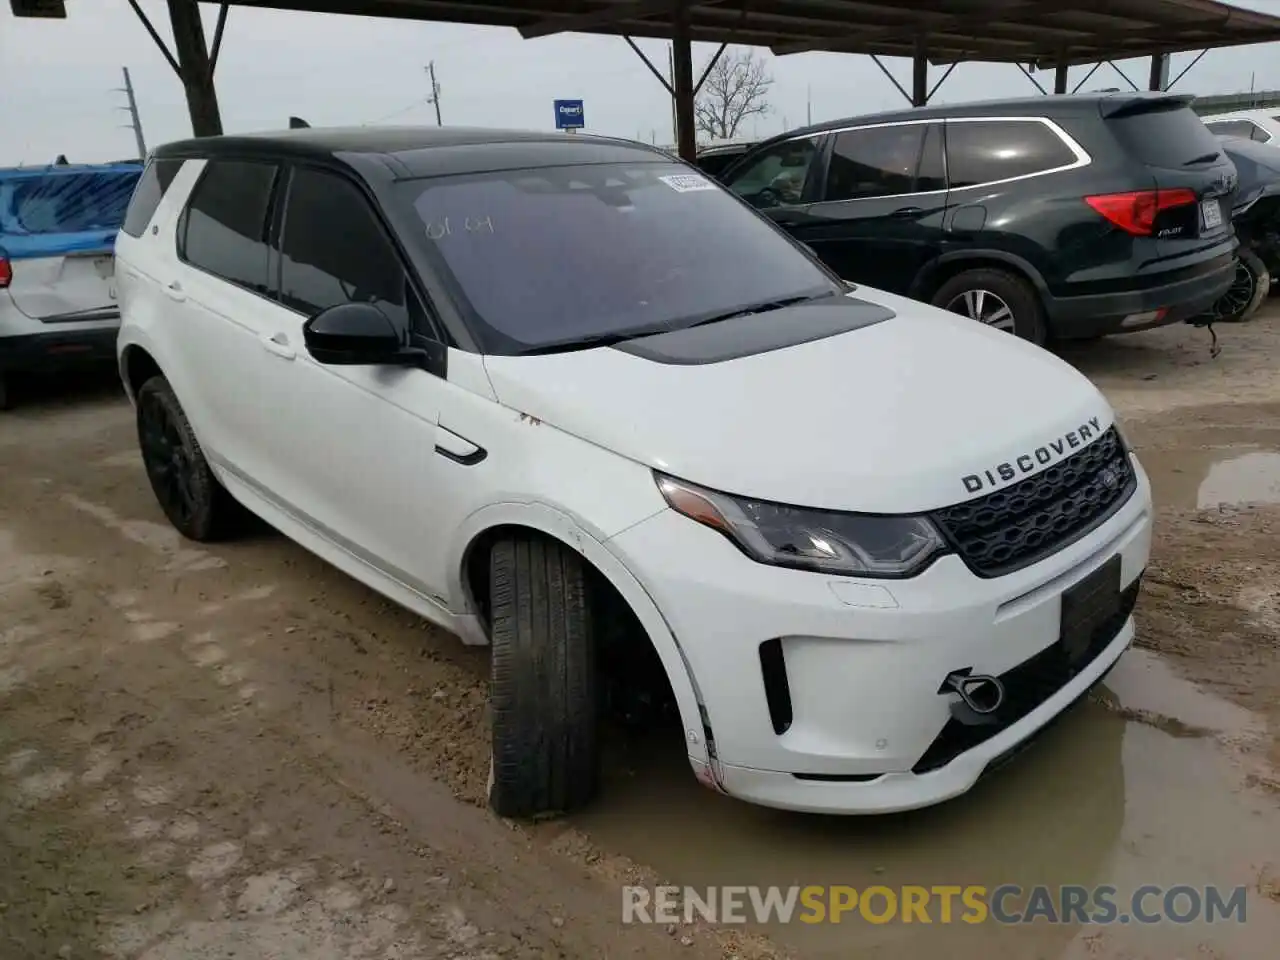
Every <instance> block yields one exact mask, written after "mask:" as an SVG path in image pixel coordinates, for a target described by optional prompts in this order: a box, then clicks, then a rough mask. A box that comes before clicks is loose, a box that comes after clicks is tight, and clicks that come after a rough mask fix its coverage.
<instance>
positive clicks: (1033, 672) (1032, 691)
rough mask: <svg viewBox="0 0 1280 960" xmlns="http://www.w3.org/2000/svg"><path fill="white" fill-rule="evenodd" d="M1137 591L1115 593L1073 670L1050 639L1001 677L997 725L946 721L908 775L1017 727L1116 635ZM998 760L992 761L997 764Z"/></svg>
mask: <svg viewBox="0 0 1280 960" xmlns="http://www.w3.org/2000/svg"><path fill="white" fill-rule="evenodd" d="M1139 589H1140V581H1138V580H1135V581H1134V582H1133V583H1131V584H1130V585H1129V586H1128V588H1127V589H1126V590H1125V591H1124V593H1122V594H1121V595H1120V607H1119V609H1118V610H1117V611H1116V613H1115V615H1114V616H1112V617H1110V618H1108V619H1107V620H1106V621H1104V622H1103V623H1101V624H1100V625H1099V626H1098V628H1097V629H1096V630H1095V631H1094V633H1093V636H1092V638H1091V639H1090V641H1089V646H1088V648H1087V649H1086V651H1085V653H1084V655H1083V656H1082V657H1081V658H1080V660H1079V662H1078V663H1077V664H1076V665H1075V666H1072V664H1071V662H1070V660H1069V659H1068V657H1067V652H1066V650H1065V649H1064V648H1063V646H1062V643H1061V642H1060V641H1055V642H1054V643H1053V644H1051V645H1050V646H1049V647H1047V648H1046V649H1044V650H1042V651H1040V652H1039V653H1037V654H1036V655H1035V656H1034V657H1031V658H1030V659H1028V660H1024V661H1022V663H1020V664H1018V665H1017V666H1016V667H1014V668H1012V669H1011V670H1009V671H1007V672H1006V673H1003V674H1001V675H1000V679H1001V681H1003V683H1004V689H1005V702H1004V704H1003V706H1001V707H1000V709H999V711H998V712H997V713H996V714H995V720H996V722H995V723H992V724H989V725H986V726H970V725H967V724H964V723H961V722H960V721H959V720H956V719H954V718H953V719H951V720H948V721H947V725H946V726H945V727H943V728H942V732H941V733H939V734H938V736H937V738H936V739H935V740H934V741H933V743H932V744H930V745H929V749H928V750H926V751H925V753H924V756H922V757H921V758H920V759H919V761H917V763H916V765H915V766H914V767H912V768H911V769H912V772H913V773H928V772H929V771H930V770H937V769H938V768H939V767H944V766H946V765H947V764H948V763H950V762H951V761H952V760H954V759H955V758H956V757H958V756H959V755H960V754H962V753H964V752H966V751H968V750H972V749H973V748H974V747H976V746H977V745H978V744H980V743H983V742H985V741H987V740H989V739H991V738H992V737H994V736H995V735H996V734H997V733H1000V732H1001V731H1003V730H1005V729H1007V728H1009V727H1010V726H1012V725H1013V724H1015V723H1017V722H1018V721H1019V720H1021V719H1022V718H1023V717H1025V716H1026V715H1027V714H1029V713H1030V712H1031V711H1032V710H1034V709H1036V707H1038V706H1040V704H1042V703H1044V702H1045V701H1046V700H1048V699H1049V698H1050V697H1052V696H1053V695H1054V694H1056V693H1057V692H1058V691H1059V690H1061V689H1062V688H1063V687H1065V686H1066V685H1067V684H1068V683H1069V682H1070V681H1071V679H1072V678H1073V677H1076V676H1077V675H1079V673H1080V671H1082V670H1083V669H1084V668H1085V667H1087V666H1088V665H1089V664H1091V663H1093V661H1094V660H1096V659H1098V655H1099V654H1101V653H1102V651H1103V650H1105V649H1106V648H1107V647H1108V646H1109V645H1110V643H1111V641H1112V640H1114V639H1115V638H1116V635H1117V634H1119V633H1120V630H1121V629H1122V628H1123V627H1124V625H1125V621H1127V620H1128V619H1129V615H1130V614H1132V613H1133V608H1134V607H1135V606H1136V605H1137V602H1138V591H1139ZM1000 759H1001V758H997V761H999V760H1000ZM997 761H993V763H996V762H997Z"/></svg>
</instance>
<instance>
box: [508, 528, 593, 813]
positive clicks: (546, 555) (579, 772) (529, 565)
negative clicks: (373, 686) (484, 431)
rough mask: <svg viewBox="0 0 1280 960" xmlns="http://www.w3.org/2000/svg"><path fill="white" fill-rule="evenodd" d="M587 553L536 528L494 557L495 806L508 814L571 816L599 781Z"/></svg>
mask: <svg viewBox="0 0 1280 960" xmlns="http://www.w3.org/2000/svg"><path fill="white" fill-rule="evenodd" d="M586 574H587V569H586V563H585V561H584V560H583V559H582V557H581V556H580V555H579V554H577V553H576V552H574V551H573V550H571V549H569V548H568V547H567V546H565V545H564V544H561V543H558V542H557V541H554V540H551V539H549V538H545V537H540V536H537V535H536V534H531V535H527V536H524V535H522V536H516V537H511V538H509V539H504V540H500V541H499V542H498V543H496V544H495V545H494V547H493V550H492V552H491V553H490V555H489V583H490V609H491V616H492V623H493V627H492V647H493V649H492V655H493V659H492V667H491V671H490V687H489V696H490V710H491V713H492V717H493V734H492V737H493V748H492V749H493V757H492V762H491V770H490V774H489V805H490V806H491V807H492V808H493V810H494V812H495V813H497V814H499V815H500V816H504V817H520V818H531V817H542V816H550V815H556V814H561V813H569V812H571V811H573V810H576V809H578V808H580V807H582V806H584V805H585V804H587V803H589V802H590V801H591V800H592V799H593V798H594V797H595V794H596V790H597V788H598V783H599V746H598V739H597V738H598V728H597V721H598V710H597V694H596V637H595V630H594V629H593V624H592V619H593V618H592V615H591V609H590V605H589V600H588V595H587V579H586Z"/></svg>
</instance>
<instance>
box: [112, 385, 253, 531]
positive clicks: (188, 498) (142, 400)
mask: <svg viewBox="0 0 1280 960" xmlns="http://www.w3.org/2000/svg"><path fill="white" fill-rule="evenodd" d="M137 426H138V444H139V446H140V447H141V448H142V462H143V464H144V466H145V467H146V470H147V479H148V480H150V481H151V489H152V491H153V492H154V493H155V496H156V500H157V501H158V502H159V503H160V508H161V509H162V510H163V511H164V515H165V516H166V517H168V518H169V522H170V523H171V524H173V526H174V527H175V528H176V529H177V530H178V532H179V533H181V534H182V535H183V536H184V537H187V538H189V539H191V540H197V541H202V542H205V541H211V540H220V539H222V538H224V537H225V536H227V535H228V534H229V533H230V532H231V531H232V530H233V529H234V526H235V521H236V519H237V513H238V505H237V504H236V502H235V501H234V500H233V499H232V498H231V496H230V494H228V493H227V491H226V490H225V489H223V487H222V484H220V483H219V482H218V479H217V477H215V476H214V475H213V471H212V470H211V469H210V467H209V463H208V461H207V460H206V459H205V456H204V453H203V451H201V449H200V444H199V442H198V441H197V440H196V435H195V432H194V431H193V430H192V429H191V424H190V422H188V420H187V415H186V414H185V413H184V412H183V410H182V405H181V404H179V403H178V398H177V397H176V396H175V395H174V392H173V388H172V387H170V386H169V382H168V381H167V380H165V379H164V377H152V378H151V379H150V380H148V381H147V382H146V383H144V384H143V385H142V387H141V388H140V389H139V390H138V395H137Z"/></svg>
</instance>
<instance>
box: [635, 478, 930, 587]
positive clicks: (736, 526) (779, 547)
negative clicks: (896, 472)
mask: <svg viewBox="0 0 1280 960" xmlns="http://www.w3.org/2000/svg"><path fill="white" fill-rule="evenodd" d="M654 478H655V479H656V480H657V481H658V489H659V490H661V491H662V495H663V496H664V497H665V498H666V500H667V503H669V504H670V505H671V508H672V509H673V510H675V511H676V512H677V513H682V514H684V515H685V516H686V517H688V518H689V519H690V520H696V521H697V522H698V523H701V524H704V525H706V526H708V527H711V528H712V529H713V530H719V531H720V532H721V533H723V534H724V535H725V536H726V537H728V538H729V539H730V540H731V541H733V543H734V544H736V545H737V547H738V548H739V549H740V550H742V552H743V553H745V554H746V555H747V556H749V557H750V558H751V559H753V560H756V561H758V562H759V563H770V564H774V565H775V566H779V567H792V568H794V569H797V570H811V571H815V572H818V573H834V574H842V575H845V576H857V577H892V578H902V577H909V576H912V575H913V574H916V573H919V572H920V571H921V570H923V569H924V568H925V567H927V566H928V565H929V564H930V563H931V562H933V559H934V558H935V557H937V556H938V555H939V554H941V553H944V552H946V550H947V545H946V543H945V541H944V540H943V539H942V536H941V535H940V534H939V533H938V531H937V529H936V528H935V527H934V525H933V524H932V523H930V522H929V521H928V520H927V519H926V518H924V517H879V516H868V515H863V514H854V513H835V512H830V511H826V510H810V509H807V508H803V507H787V506H783V505H782V504H777V503H767V502H765V501H761V500H748V499H746V498H743V497H733V496H730V495H729V494H726V493H717V492H716V491H714V490H707V489H706V488H705V487H699V486H696V485H695V484H692V483H686V482H685V481H684V480H676V479H673V478H672V477H667V476H663V475H662V474H655V475H654Z"/></svg>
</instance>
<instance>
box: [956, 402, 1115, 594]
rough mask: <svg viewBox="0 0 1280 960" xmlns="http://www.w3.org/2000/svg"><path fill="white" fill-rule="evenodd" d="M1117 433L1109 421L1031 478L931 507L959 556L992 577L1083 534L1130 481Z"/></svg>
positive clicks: (1025, 564) (1106, 512) (1112, 506)
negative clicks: (1099, 432)
mask: <svg viewBox="0 0 1280 960" xmlns="http://www.w3.org/2000/svg"><path fill="white" fill-rule="evenodd" d="M1137 482H1138V481H1137V475H1136V474H1135V473H1134V470H1133V465H1132V463H1130V462H1129V455H1128V453H1127V452H1126V451H1125V449H1124V444H1123V443H1122V442H1121V440H1120V434H1119V433H1118V432H1117V431H1116V428H1115V427H1111V428H1110V429H1109V430H1107V432H1106V433H1104V434H1103V435H1102V436H1100V437H1099V438H1098V439H1097V440H1095V441H1094V442H1093V443H1091V444H1089V446H1087V447H1085V448H1084V449H1083V450H1081V451H1080V452H1079V453H1074V454H1072V455H1071V456H1069V457H1067V459H1065V460H1063V461H1062V462H1061V463H1058V464H1055V465H1054V466H1052V467H1050V468H1049V469H1048V470H1045V471H1043V472H1041V473H1038V474H1036V475H1035V476H1034V477H1027V479H1025V480H1023V481H1021V482H1019V483H1016V484H1014V485H1013V486H1011V487H1007V488H1005V489H1004V490H997V491H995V492H994V493H988V494H986V495H985V496H982V497H978V498H977V499H976V500H969V501H967V502H966V503H958V504H956V505H955V506H952V507H944V508H943V509H941V510H937V511H935V512H934V513H933V514H932V519H933V521H934V523H936V524H937V526H938V528H939V529H940V530H941V531H942V534H943V536H945V537H946V538H947V540H948V541H949V542H950V544H951V546H952V547H953V548H954V549H955V551H956V553H958V554H959V555H960V558H961V559H962V560H964V562H965V563H966V564H967V565H968V566H969V569H970V570H972V571H973V572H974V573H975V574H977V575H978V576H980V577H1000V576H1004V575H1005V574H1008V573H1013V572H1014V571H1016V570H1021V569H1022V568H1024V567H1029V566H1031V565H1032V564H1033V563H1036V562H1038V561H1040V560H1043V559H1044V558H1045V557H1047V556H1049V555H1050V554H1052V553H1055V552H1056V551H1058V550H1061V549H1062V548H1063V547H1065V546H1067V545H1068V544H1069V543H1071V542H1072V541H1074V540H1078V539H1079V538H1080V537H1082V536H1084V535H1085V534H1087V533H1088V532H1089V531H1090V530H1092V529H1093V528H1095V527H1096V526H1098V524H1100V523H1102V522H1103V521H1104V520H1106V519H1107V517H1109V516H1111V515H1112V514H1113V513H1115V511H1116V510H1118V509H1119V508H1120V505H1121V504H1123V503H1124V502H1125V501H1126V500H1127V499H1129V496H1130V495H1131V494H1132V493H1133V491H1134V489H1135V488H1136V487H1137Z"/></svg>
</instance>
